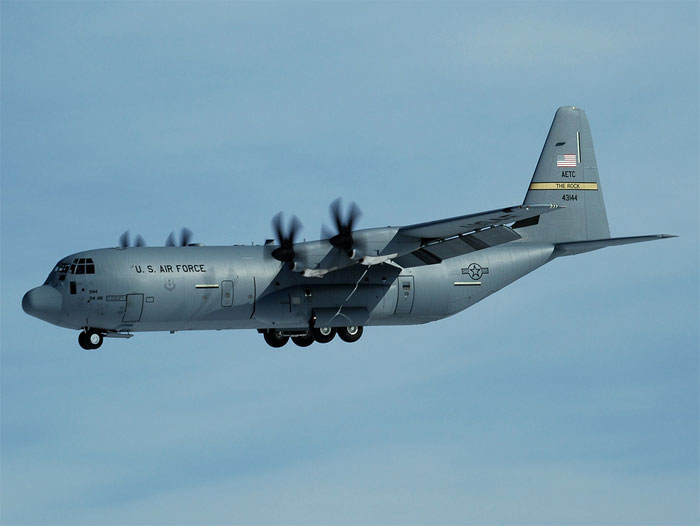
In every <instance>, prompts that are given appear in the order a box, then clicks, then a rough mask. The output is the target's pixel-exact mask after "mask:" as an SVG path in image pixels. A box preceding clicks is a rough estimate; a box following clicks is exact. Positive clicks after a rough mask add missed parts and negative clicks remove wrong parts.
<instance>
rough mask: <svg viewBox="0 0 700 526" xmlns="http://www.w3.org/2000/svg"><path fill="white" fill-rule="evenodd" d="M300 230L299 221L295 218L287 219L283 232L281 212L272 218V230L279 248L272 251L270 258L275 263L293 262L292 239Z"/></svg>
mask: <svg viewBox="0 0 700 526" xmlns="http://www.w3.org/2000/svg"><path fill="white" fill-rule="evenodd" d="M301 228H302V224H301V221H299V218H298V217H297V216H292V217H291V218H290V219H289V225H288V227H287V230H286V232H285V229H284V221H283V219H282V212H280V213H278V214H277V215H276V216H275V217H273V218H272V230H273V232H274V233H275V241H277V243H278V244H279V248H276V249H275V250H273V251H272V257H273V258H275V259H276V260H277V261H282V262H285V263H291V262H292V261H294V239H295V238H296V236H297V234H298V233H299V231H300V230H301Z"/></svg>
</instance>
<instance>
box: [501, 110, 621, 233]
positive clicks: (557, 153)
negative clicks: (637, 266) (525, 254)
mask: <svg viewBox="0 0 700 526" xmlns="http://www.w3.org/2000/svg"><path fill="white" fill-rule="evenodd" d="M547 203H552V204H557V205H564V206H566V209H565V210H559V211H558V212H556V213H553V214H546V215H542V216H540V217H539V218H538V219H537V220H535V221H533V220H527V221H522V222H519V223H520V224H518V223H516V224H515V225H513V227H514V228H516V229H517V232H518V233H519V234H520V235H522V236H523V237H524V238H526V239H527V240H528V241H544V242H549V243H563V242H571V241H586V240H590V239H604V238H609V237H610V229H609V228H608V218H607V214H606V213H605V204H604V203H603V191H602V188H601V186H600V179H599V177H598V166H597V164H596V160H595V153H594V151H593V139H592V138H591V130H590V127H589V126H588V119H586V114H585V113H584V111H583V110H581V109H578V108H574V107H571V106H565V107H562V108H559V109H558V110H557V113H556V115H555V116H554V121H553V122H552V127H551V128H550V130H549V135H547V140H546V141H545V143H544V148H543V149H542V153H541V155H540V160H539V161H538V163H537V168H536V169H535V174H534V175H533V177H532V182H531V183H530V187H529V189H528V192H527V195H526V196H525V202H524V204H526V205H534V204H547Z"/></svg>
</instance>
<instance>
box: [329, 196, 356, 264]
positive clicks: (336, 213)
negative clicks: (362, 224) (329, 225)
mask: <svg viewBox="0 0 700 526" xmlns="http://www.w3.org/2000/svg"><path fill="white" fill-rule="evenodd" d="M329 211H330V214H331V218H332V219H333V223H334V224H335V228H336V232H337V233H336V234H333V233H332V232H330V231H328V230H327V229H326V228H325V226H324V228H323V229H322V230H321V235H322V236H323V237H324V238H326V239H328V241H329V242H330V244H331V245H333V246H334V247H337V248H340V249H341V250H344V251H345V252H346V253H347V254H348V256H350V255H352V252H353V246H354V244H355V241H354V239H353V238H352V231H353V227H354V226H355V223H357V221H358V220H359V219H360V217H362V211H361V210H360V207H359V206H357V205H356V204H355V203H354V202H351V203H350V204H349V205H348V208H347V212H346V213H345V214H343V203H342V200H341V198H340V197H339V198H337V199H335V200H334V201H333V202H332V203H331V205H330V207H329Z"/></svg>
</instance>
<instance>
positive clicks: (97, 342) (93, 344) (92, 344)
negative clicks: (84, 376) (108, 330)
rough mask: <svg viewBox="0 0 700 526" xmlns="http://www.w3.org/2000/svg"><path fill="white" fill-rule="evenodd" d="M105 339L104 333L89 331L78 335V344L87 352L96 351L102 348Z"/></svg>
mask: <svg viewBox="0 0 700 526" xmlns="http://www.w3.org/2000/svg"><path fill="white" fill-rule="evenodd" d="M103 340H104V338H103V336H102V333H101V332H99V331H96V330H94V329H87V330H85V331H82V332H81V333H80V334H79V335H78V343H79V344H80V346H81V347H82V348H83V349H85V350H86V351H94V350H95V349H99V348H100V347H101V346H102V342H103Z"/></svg>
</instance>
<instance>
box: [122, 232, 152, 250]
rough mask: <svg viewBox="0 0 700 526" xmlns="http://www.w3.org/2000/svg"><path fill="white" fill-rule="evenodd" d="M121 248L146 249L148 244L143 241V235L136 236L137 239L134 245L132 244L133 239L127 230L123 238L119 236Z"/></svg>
mask: <svg viewBox="0 0 700 526" xmlns="http://www.w3.org/2000/svg"><path fill="white" fill-rule="evenodd" d="M119 246H120V247H121V248H128V247H145V246H146V242H145V241H144V240H143V237H141V234H139V235H138V236H136V239H135V240H134V244H133V245H132V244H131V239H130V236H129V231H128V230H127V231H126V232H124V233H123V234H122V235H121V236H119Z"/></svg>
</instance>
